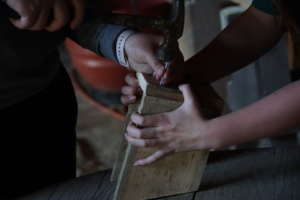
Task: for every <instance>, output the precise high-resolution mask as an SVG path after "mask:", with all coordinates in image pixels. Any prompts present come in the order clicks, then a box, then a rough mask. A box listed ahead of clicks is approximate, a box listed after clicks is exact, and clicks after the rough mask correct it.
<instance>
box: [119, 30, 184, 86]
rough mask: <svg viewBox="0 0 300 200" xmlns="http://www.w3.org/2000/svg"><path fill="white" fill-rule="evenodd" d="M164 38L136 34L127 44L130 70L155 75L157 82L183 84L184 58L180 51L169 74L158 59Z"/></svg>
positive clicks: (154, 35) (126, 50) (172, 63)
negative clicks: (157, 53) (157, 54)
mask: <svg viewBox="0 0 300 200" xmlns="http://www.w3.org/2000/svg"><path fill="white" fill-rule="evenodd" d="M163 39H164V38H163V37H162V36H161V35H157V34H149V33H136V34H133V35H132V36H130V37H129V38H128V39H127V41H126V43H125V52H126V54H127V57H128V61H129V64H130V68H131V69H132V70H134V71H136V72H142V73H146V74H153V76H154V77H155V78H156V79H157V80H161V79H163V80H164V84H169V83H181V82H182V81H183V79H184V75H185V74H184V70H183V64H184V58H183V55H182V53H181V52H180V50H179V47H178V51H177V55H174V57H175V59H174V60H173V61H172V62H171V65H170V67H169V69H168V71H167V72H164V64H163V63H162V62H161V61H160V60H159V59H158V58H157V56H156V52H157V50H158V48H159V47H160V46H161V45H162V43H163Z"/></svg>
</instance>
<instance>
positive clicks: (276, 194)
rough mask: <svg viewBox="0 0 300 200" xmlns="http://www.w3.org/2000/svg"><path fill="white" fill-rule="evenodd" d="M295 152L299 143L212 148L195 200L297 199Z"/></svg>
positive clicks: (298, 159) (299, 183) (299, 159)
mask: <svg viewBox="0 0 300 200" xmlns="http://www.w3.org/2000/svg"><path fill="white" fill-rule="evenodd" d="M299 153H300V148H299V147H293V148H277V149H260V150H252V151H246V150H238V151H232V152H230V151H226V152H213V153H211V154H210V158H209V161H208V165H207V169H206V171H205V174H204V177H203V180H202V184H201V187H200V191H199V192H198V193H197V195H196V197H195V200H224V199H226V200H240V199H243V200H253V199H255V200H265V199H270V200H277V199H289V200H298V199H300V190H299V187H300V170H299V169H300V156H299Z"/></svg>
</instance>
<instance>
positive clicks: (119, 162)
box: [110, 103, 139, 182]
mask: <svg viewBox="0 0 300 200" xmlns="http://www.w3.org/2000/svg"><path fill="white" fill-rule="evenodd" d="M138 105H139V103H136V104H131V105H129V106H128V112H127V115H126V118H125V121H124V127H123V129H122V134H124V133H125V131H126V128H127V125H128V123H129V120H130V116H131V114H132V113H133V112H135V111H136V110H137V107H138ZM126 149H127V141H126V139H125V138H124V137H123V138H122V140H121V142H120V147H119V152H118V155H117V158H116V161H115V164H114V167H113V172H112V174H111V179H110V180H111V181H112V182H116V181H117V180H118V176H119V174H120V172H121V168H122V164H123V161H124V158H125V154H126Z"/></svg>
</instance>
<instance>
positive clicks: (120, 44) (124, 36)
mask: <svg viewBox="0 0 300 200" xmlns="http://www.w3.org/2000/svg"><path fill="white" fill-rule="evenodd" d="M135 33H136V32H135V31H133V30H125V31H123V32H122V33H121V34H120V35H119V37H118V39H117V41H116V55H117V60H118V63H119V64H120V65H122V66H124V67H129V62H128V58H127V53H126V46H128V45H126V43H127V40H128V39H129V38H130V37H131V36H132V35H134V34H135Z"/></svg>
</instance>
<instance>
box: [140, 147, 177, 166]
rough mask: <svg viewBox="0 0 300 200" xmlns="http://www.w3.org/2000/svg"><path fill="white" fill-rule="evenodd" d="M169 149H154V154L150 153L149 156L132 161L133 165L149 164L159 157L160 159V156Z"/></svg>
mask: <svg viewBox="0 0 300 200" xmlns="http://www.w3.org/2000/svg"><path fill="white" fill-rule="evenodd" d="M170 152H171V151H169V150H159V151H156V152H155V153H154V154H152V155H151V156H149V157H147V158H145V159H141V160H138V161H136V162H135V163H134V166H142V165H149V164H151V163H153V162H155V161H157V160H159V159H161V158H162V157H164V156H166V155H168V154H169V153H170Z"/></svg>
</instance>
